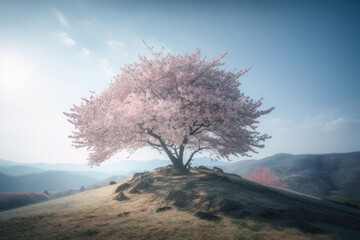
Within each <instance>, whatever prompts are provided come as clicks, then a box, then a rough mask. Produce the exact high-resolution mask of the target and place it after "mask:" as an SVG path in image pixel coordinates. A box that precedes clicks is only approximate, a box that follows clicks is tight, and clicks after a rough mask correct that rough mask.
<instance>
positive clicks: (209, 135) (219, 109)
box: [64, 47, 273, 173]
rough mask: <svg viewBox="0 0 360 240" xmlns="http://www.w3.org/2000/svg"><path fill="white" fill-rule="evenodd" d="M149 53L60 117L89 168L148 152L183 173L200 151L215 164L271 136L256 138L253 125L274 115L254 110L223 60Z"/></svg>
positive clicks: (236, 74) (250, 149)
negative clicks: (117, 157) (86, 154)
mask: <svg viewBox="0 0 360 240" xmlns="http://www.w3.org/2000/svg"><path fill="white" fill-rule="evenodd" d="M149 49H150V50H151V52H152V58H151V59H149V58H147V57H145V56H139V61H138V62H135V63H133V64H129V65H125V66H124V67H123V68H122V69H121V73H120V74H119V75H117V76H115V77H114V79H113V80H112V81H111V83H110V85H109V87H108V88H107V89H105V90H104V91H103V92H102V93H100V94H95V93H92V94H91V96H90V97H89V98H86V99H85V98H84V99H83V101H82V103H81V104H80V105H78V106H75V105H74V106H73V108H72V109H71V112H70V113H64V114H65V115H66V116H67V117H68V120H69V122H71V123H72V124H73V125H74V126H75V131H73V133H72V135H71V136H70V138H72V140H73V145H74V146H75V147H77V148H78V147H86V148H87V149H88V150H89V151H90V154H89V165H99V164H100V163H102V162H104V161H105V160H107V159H109V158H110V157H112V156H113V155H114V154H116V153H117V152H120V151H122V150H128V151H129V152H130V153H133V152H134V151H136V150H137V149H139V148H142V147H145V146H150V147H152V148H154V149H157V150H159V151H163V152H165V153H166V154H167V156H168V157H169V159H170V160H171V162H172V164H173V165H174V167H175V168H176V169H178V170H179V171H181V172H183V173H186V172H187V171H188V169H189V166H190V164H191V161H192V160H193V158H194V155H195V154H197V153H200V152H202V151H208V152H210V154H211V157H212V158H213V159H215V160H218V159H220V158H225V159H229V156H231V155H234V156H239V155H241V156H249V155H248V153H249V152H254V153H256V148H262V147H264V145H262V144H261V142H263V141H264V140H266V139H267V138H270V137H269V136H268V135H266V134H264V135H261V134H260V133H259V132H257V131H256V128H257V126H256V125H257V123H258V120H257V119H258V118H259V117H260V116H262V115H264V114H267V113H269V112H271V111H272V109H273V108H270V109H266V110H259V107H260V106H261V105H262V99H260V100H258V101H254V100H253V99H250V98H249V97H248V96H245V95H244V94H243V93H242V92H241V91H240V89H239V87H240V82H239V81H238V79H239V77H240V76H242V75H243V74H244V73H246V72H247V71H248V70H249V69H246V70H245V71H237V70H236V69H235V70H234V71H225V70H224V69H221V66H223V65H224V63H222V62H221V60H222V59H223V58H224V57H225V55H226V53H224V54H223V55H221V56H220V57H219V58H216V59H213V60H211V61H208V60H206V57H204V58H202V57H201V54H200V51H199V50H197V51H196V52H195V53H193V54H189V53H185V54H184V55H172V54H170V53H167V54H165V53H164V52H163V50H162V51H160V52H154V51H153V49H152V48H150V47H149ZM185 156H186V157H185Z"/></svg>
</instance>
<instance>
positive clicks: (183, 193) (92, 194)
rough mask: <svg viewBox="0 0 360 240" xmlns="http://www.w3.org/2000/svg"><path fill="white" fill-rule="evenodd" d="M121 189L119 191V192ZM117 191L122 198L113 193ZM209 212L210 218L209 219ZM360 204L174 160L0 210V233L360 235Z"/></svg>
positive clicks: (50, 235) (135, 236) (57, 236)
mask: <svg viewBox="0 0 360 240" xmlns="http://www.w3.org/2000/svg"><path fill="white" fill-rule="evenodd" d="M115 191H117V193H115ZM114 198H117V199H118V200H115V199H114ZM205 219H208V220H205ZM359 223H360V211H358V210H354V209H350V208H347V207H344V206H339V205H336V204H332V203H329V202H326V201H322V200H318V199H315V198H310V197H306V196H304V195H301V194H297V193H293V192H288V191H284V190H280V189H275V188H271V187H267V186H263V185H260V184H257V183H253V182H250V181H248V180H245V179H242V178H241V177H239V176H235V175H228V174H224V173H221V171H217V172H215V171H212V170H207V169H205V168H198V169H193V170H192V172H191V174H190V175H187V176H177V175H176V172H174V171H173V169H172V168H170V167H165V168H159V169H156V170H155V171H154V172H152V173H149V172H144V173H142V174H136V175H134V177H133V179H132V180H131V181H130V182H128V183H124V184H121V185H119V184H117V185H112V186H107V187H103V188H99V189H95V190H91V191H86V192H82V193H77V194H75V195H72V196H69V197H65V198H61V199H55V200H51V201H47V202H44V203H40V204H35V205H32V206H27V207H22V208H18V209H13V210H10V211H5V212H2V213H1V214H0V236H3V238H2V239H33V238H35V239H74V238H75V239H270V240H271V239H322V240H325V239H359V238H360V225H359Z"/></svg>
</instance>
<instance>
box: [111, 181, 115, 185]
mask: <svg viewBox="0 0 360 240" xmlns="http://www.w3.org/2000/svg"><path fill="white" fill-rule="evenodd" d="M116 183H117V182H115V181H111V182H109V185H114V184H116Z"/></svg>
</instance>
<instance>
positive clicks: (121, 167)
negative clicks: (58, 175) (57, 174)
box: [0, 158, 229, 178]
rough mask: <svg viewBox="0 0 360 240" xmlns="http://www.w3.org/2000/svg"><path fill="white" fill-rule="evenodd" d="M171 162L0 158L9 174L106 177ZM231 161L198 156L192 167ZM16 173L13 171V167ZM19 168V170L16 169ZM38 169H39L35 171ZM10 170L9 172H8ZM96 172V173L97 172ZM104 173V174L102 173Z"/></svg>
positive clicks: (2, 165)
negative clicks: (89, 162)
mask: <svg viewBox="0 0 360 240" xmlns="http://www.w3.org/2000/svg"><path fill="white" fill-rule="evenodd" d="M169 164H171V161H170V160H159V159H153V160H149V161H136V160H119V161H117V162H114V163H110V164H106V163H104V164H102V165H100V166H94V167H89V166H88V165H87V164H71V163H57V164H50V163H18V162H12V161H5V160H0V172H3V173H5V174H9V175H20V174H17V172H19V173H20V172H21V171H23V172H26V171H28V173H34V172H39V171H41V170H42V171H49V170H51V171H76V172H87V173H91V174H94V175H97V176H98V178H106V177H110V176H113V175H116V174H124V173H133V172H139V171H152V170H154V169H155V168H158V167H163V166H167V165H169ZM227 164H229V162H221V161H216V162H212V161H211V160H210V159H209V158H196V159H194V161H193V163H192V165H191V166H192V167H195V166H200V165H204V166H209V167H212V166H225V165H227ZM9 167H12V168H13V169H14V170H12V171H13V172H14V173H12V171H11V169H9ZM16 169H18V170H16ZM35 170H37V171H35ZM7 171H9V172H7ZM95 172H96V173H95ZM101 173H102V174H101Z"/></svg>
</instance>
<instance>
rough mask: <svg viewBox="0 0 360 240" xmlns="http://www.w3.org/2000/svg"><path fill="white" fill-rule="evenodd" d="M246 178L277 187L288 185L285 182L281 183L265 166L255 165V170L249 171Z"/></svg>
mask: <svg viewBox="0 0 360 240" xmlns="http://www.w3.org/2000/svg"><path fill="white" fill-rule="evenodd" d="M247 179H249V180H251V181H254V182H257V183H261V184H264V185H268V186H272V187H277V188H287V187H288V186H287V184H285V183H281V182H280V181H279V178H278V176H277V175H276V174H275V173H274V172H273V171H271V170H270V169H269V168H267V167H256V170H255V172H252V173H250V174H249V177H248V178H247Z"/></svg>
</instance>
